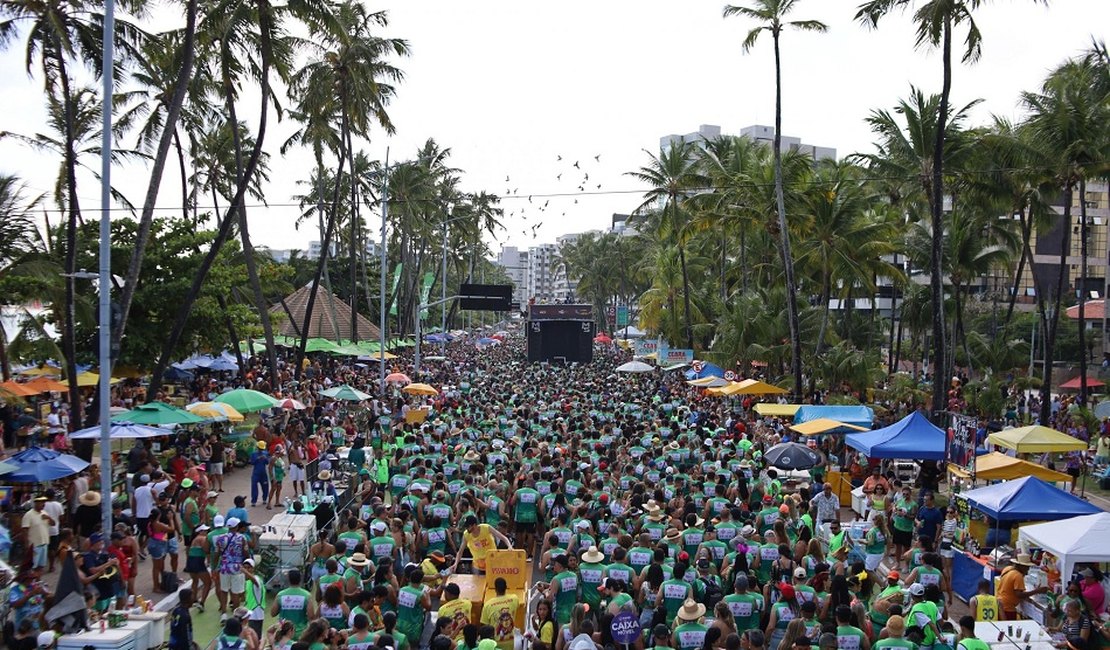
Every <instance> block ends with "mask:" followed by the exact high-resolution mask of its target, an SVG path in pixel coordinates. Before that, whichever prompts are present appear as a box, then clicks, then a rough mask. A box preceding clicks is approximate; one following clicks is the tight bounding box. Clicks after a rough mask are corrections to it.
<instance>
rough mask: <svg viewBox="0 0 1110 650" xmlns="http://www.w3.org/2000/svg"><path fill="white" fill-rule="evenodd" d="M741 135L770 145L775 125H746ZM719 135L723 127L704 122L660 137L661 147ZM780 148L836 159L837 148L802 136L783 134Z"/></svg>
mask: <svg viewBox="0 0 1110 650" xmlns="http://www.w3.org/2000/svg"><path fill="white" fill-rule="evenodd" d="M739 135H741V136H746V137H748V138H750V139H752V140H754V141H756V142H764V143H766V144H768V145H770V144H773V143H774V141H775V127H773V126H766V125H763V124H753V125H752V126H746V127H744V128H742V129H740V134H739ZM719 137H721V127H719V126H717V125H715V124H702V125H701V126H699V127H698V130H697V131H694V132H693V133H687V134H685V135H679V134H677V133H672V134H670V135H665V136H663V137H661V138H659V148H660V149H663V150H667V149H669V148H670V146H671V143H672V142H675V141H680V140H681V141H685V142H704V141H706V140H712V139H714V138H719ZM780 148H781V149H782V150H783V151H801V152H803V153H807V154H809V155H810V156H812V157H813V159H814V160H825V159H831V160H836V149H835V148H833V147H822V146H818V145H814V144H806V143H804V142H802V140H801V138H797V137H793V136H788V135H784V136H782V141H781V145H780Z"/></svg>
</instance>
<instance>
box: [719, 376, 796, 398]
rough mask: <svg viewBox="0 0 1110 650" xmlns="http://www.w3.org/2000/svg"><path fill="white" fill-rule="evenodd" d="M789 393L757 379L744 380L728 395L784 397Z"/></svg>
mask: <svg viewBox="0 0 1110 650" xmlns="http://www.w3.org/2000/svg"><path fill="white" fill-rule="evenodd" d="M789 392H790V391H788V390H786V389H785V388H779V387H778V386H774V385H772V384H768V383H767V382H765V381H760V380H758V379H745V380H744V381H742V382H740V383H739V384H738V385H737V388H736V389H735V390H734V391H733V392H731V393H729V395H785V394H786V393H789Z"/></svg>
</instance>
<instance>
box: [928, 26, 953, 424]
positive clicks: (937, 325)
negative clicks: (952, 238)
mask: <svg viewBox="0 0 1110 650" xmlns="http://www.w3.org/2000/svg"><path fill="white" fill-rule="evenodd" d="M941 60H942V62H943V65H944V82H943V85H942V86H941V92H940V107H939V109H938V110H937V127H936V139H935V141H934V142H933V196H932V201H931V202H930V205H929V209H930V213H931V216H932V227H933V241H932V246H931V248H930V254H929V261H930V264H931V266H932V268H931V269H930V270H929V280H930V282H929V285H930V287H932V290H933V295H932V300H933V413H932V414H933V423H934V424H936V425H937V426H943V425H944V424H945V422H944V419H945V418H944V412H945V405H946V401H945V390H944V382H943V381H941V378H942V377H943V376H944V375H945V374H946V373H947V366H946V363H947V357H946V356H945V347H946V345H945V343H946V342H945V339H944V333H945V330H944V276H943V269H942V268H941V265H942V264H943V259H944V136H945V133H944V132H945V129H947V128H948V127H947V122H948V99H949V95H950V94H951V92H952V21H951V19H950V18H946V19H945V21H944V34H943V46H942V53H941Z"/></svg>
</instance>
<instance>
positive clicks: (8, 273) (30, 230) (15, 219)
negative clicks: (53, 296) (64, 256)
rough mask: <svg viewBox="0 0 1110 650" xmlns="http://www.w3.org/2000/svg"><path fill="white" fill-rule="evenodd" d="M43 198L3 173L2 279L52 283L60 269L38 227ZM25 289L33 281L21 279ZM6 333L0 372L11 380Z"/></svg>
mask: <svg viewBox="0 0 1110 650" xmlns="http://www.w3.org/2000/svg"><path fill="white" fill-rule="evenodd" d="M42 200H43V197H42V196H41V195H39V196H29V195H28V192H27V187H26V185H24V183H23V181H22V180H20V178H19V177H18V176H14V175H11V174H0V282H3V281H4V280H6V279H9V278H14V277H20V278H21V279H22V280H26V279H29V278H32V277H33V278H37V279H38V280H41V281H45V282H50V283H53V282H55V281H56V279H57V278H58V275H59V273H60V271H61V269H60V268H58V266H57V264H56V263H55V262H53V261H52V260H50V259H49V257H48V256H47V255H46V254H45V252H46V251H45V247H44V245H43V244H44V243H43V241H42V238H41V237H40V236H39V232H38V228H37V227H36V226H35V222H34V218H33V217H32V213H33V211H34V210H35V209H36V208H37V207H38V205H39V204H40V203H41V202H42ZM20 284H21V286H22V287H24V288H26V287H28V286H30V285H31V284H32V283H30V282H25V281H21V282H20ZM7 344H8V340H7V333H6V332H5V331H4V328H3V327H0V374H2V376H3V380H4V381H8V380H9V379H11V367H10V365H9V363H8V349H7Z"/></svg>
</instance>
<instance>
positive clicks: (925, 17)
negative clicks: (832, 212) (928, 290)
mask: <svg viewBox="0 0 1110 650" xmlns="http://www.w3.org/2000/svg"><path fill="white" fill-rule="evenodd" d="M983 1H984V0H923V1H922V3H921V6H920V7H918V9H917V11H916V12H915V13H914V15H913V20H914V23H915V26H916V29H917V43H916V45H917V46H918V47H921V46H926V45H927V46H930V47H934V48H940V50H941V65H942V68H943V75H942V82H941V92H940V102H939V104H938V106H937V111H936V115H937V127H936V129H935V130H934V133H933V136H934V140H933V166H932V176H933V179H932V188H931V189H932V193H931V194H930V195H929V212H930V217H931V221H932V223H931V229H932V233H933V237H934V238H935V239H934V241H933V242H931V245H930V260H931V263H930V268H931V271H930V275H929V280H930V285H931V286H932V288H933V314H932V317H933V346H934V347H933V414H934V419H935V420H937V421H938V422H937V423H938V424H939V421H940V420H942V419H943V417H942V411H943V410H944V408H945V404H946V402H945V389H944V382H942V381H940V377H942V376H945V375H946V374H947V370H948V366H947V365H946V364H947V359H948V357H946V356H945V355H946V348H945V343H944V340H945V336H944V335H945V321H944V278H943V275H942V271H941V266H942V262H941V257H942V255H943V250H944V242H943V241H942V238H943V237H944V224H943V223H942V222H943V220H944V139H945V136H946V135H947V127H946V120H947V119H948V116H949V115H948V114H949V108H948V103H949V98H950V96H951V93H952V32H953V30H954V29H955V28H956V27H966V28H967V36H966V38H965V40H964V45H965V47H964V53H963V62H964V63H974V62H975V61H977V60H978V59H979V56H980V55H981V54H982V40H983V37H982V34H981V33H980V32H979V26H978V25H976V24H975V18H974V16H973V15H972V12H973V11H974V10H975V9H977V8H978V7H979V6H980V5H981V4H983ZM914 4H915V0H866V2H864V3H863V4H861V5H860V6H859V11H858V12H857V13H856V19H857V20H859V21H860V22H862V23H864V24H865V25H868V26H871V27H877V26H878V24H879V21H880V20H881V19H882V18H883V16H885V15H886V14H887V13H890V12H892V11H894V10H896V9H905V8H907V7H910V6H912V5H914Z"/></svg>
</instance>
